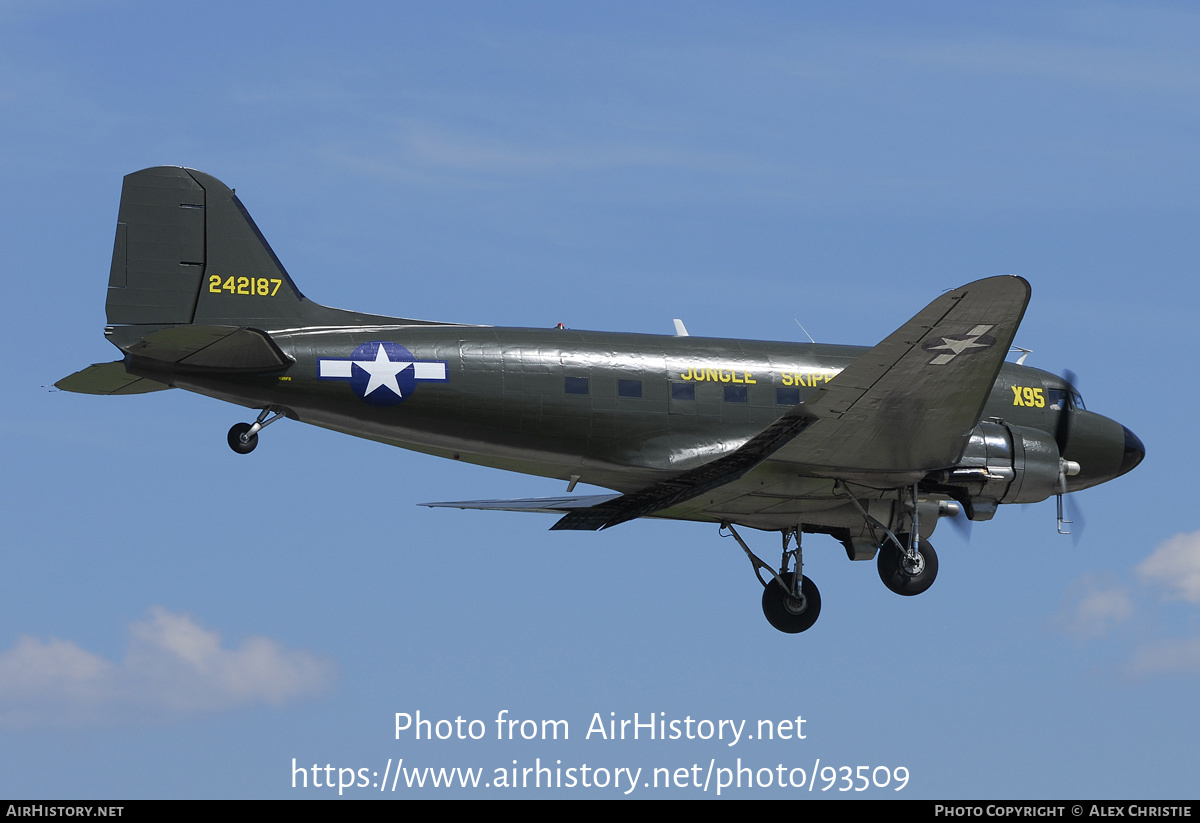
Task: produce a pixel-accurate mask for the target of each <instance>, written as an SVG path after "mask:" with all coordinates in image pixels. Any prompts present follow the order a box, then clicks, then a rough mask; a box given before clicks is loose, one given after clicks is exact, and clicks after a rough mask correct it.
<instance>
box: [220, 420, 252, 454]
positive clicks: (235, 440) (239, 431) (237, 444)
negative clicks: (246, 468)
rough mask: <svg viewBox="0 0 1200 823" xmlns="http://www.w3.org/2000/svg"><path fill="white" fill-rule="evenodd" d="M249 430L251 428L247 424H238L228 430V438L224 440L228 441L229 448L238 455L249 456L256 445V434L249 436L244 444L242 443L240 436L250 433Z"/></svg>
mask: <svg viewBox="0 0 1200 823" xmlns="http://www.w3.org/2000/svg"><path fill="white" fill-rule="evenodd" d="M251 428H253V427H252V426H251V425H250V424H249V423H238V424H237V425H235V426H234V427H233V428H232V429H230V430H229V437H227V438H226V439H227V440H228V441H229V448H231V449H233V450H234V451H235V452H237V453H238V454H249V453H250V452H252V451H254V447H255V446H257V445H258V434H257V432H256V433H255V434H252V435H250V437H248V438H247V439H246V442H245V443H243V442H242V435H243V434H245V433H246V432H248V431H250V429H251Z"/></svg>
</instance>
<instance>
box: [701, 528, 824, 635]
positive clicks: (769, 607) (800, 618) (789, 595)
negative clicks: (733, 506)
mask: <svg viewBox="0 0 1200 823" xmlns="http://www.w3.org/2000/svg"><path fill="white" fill-rule="evenodd" d="M723 525H724V527H725V528H727V529H729V533H730V534H732V535H733V538H734V539H735V540H737V542H738V545H740V546H741V547H742V551H744V552H745V553H746V557H747V558H749V560H750V564H751V565H752V566H753V567H754V574H755V575H756V576H757V577H758V582H759V583H762V584H763V596H762V608H763V614H764V615H765V616H766V618H767V622H768V623H770V624H771V625H772V626H774V627H775V628H776V629H778V630H779V631H781V632H786V633H787V634H799V633H800V632H802V631H806V630H807V629H810V628H812V625H813V624H814V623H816V622H817V618H818V617H819V616H820V614H821V593H820V592H819V591H817V585H816V584H815V583H813V582H812V581H811V580H809V579H808V578H807V577H805V576H804V574H803V570H804V561H803V556H802V554H801V550H800V530H799V529H789V530H787V531H784V533H783V557H782V559H781V560H780V561H779V571H778V572H774V571H772V570H771V567H770V566H769V565H767V564H766V563H765V562H764V561H763V560H761V559H760V558H759V557H758V556H757V555H755V554H754V552H752V551H750V547H749V546H747V545H746V541H744V540H742V536H741V535H740V534H738V533H737V530H735V529H734V528H733V526H732V525H731V524H728V523H726V524H723ZM793 536H794V537H795V538H796V548H794V549H791V550H789V549H788V544H789V543H790V542H791V538H792V537H793ZM793 558H794V559H795V564H796V566H795V570H794V571H789V570H788V567H789V566H791V564H792V560H793ZM763 569H766V570H767V572H768V573H769V574H770V575H771V579H770V580H763V575H762V570H763Z"/></svg>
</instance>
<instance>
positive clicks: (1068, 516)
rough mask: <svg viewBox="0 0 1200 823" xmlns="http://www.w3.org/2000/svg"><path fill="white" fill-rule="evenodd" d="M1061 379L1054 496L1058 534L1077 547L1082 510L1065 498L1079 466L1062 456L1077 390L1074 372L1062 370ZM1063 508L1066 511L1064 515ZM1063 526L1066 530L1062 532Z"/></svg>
mask: <svg viewBox="0 0 1200 823" xmlns="http://www.w3.org/2000/svg"><path fill="white" fill-rule="evenodd" d="M1062 379H1063V380H1064V381H1066V383H1067V396H1064V397H1063V400H1062V409H1061V410H1060V411H1059V413H1058V425H1057V426H1056V427H1055V431H1054V442H1055V443H1056V444H1057V445H1058V455H1059V457H1058V494H1057V495H1055V496H1056V497H1057V498H1058V533H1059V534H1069V535H1071V542H1072V543H1073V544H1075V545H1078V544H1079V538H1080V537H1082V536H1083V529H1084V520H1083V509H1081V508H1080V507H1079V506H1078V504H1076V502H1075V500H1074V498H1072V497H1068V496H1067V478H1068V477H1070V476H1074V475H1076V474H1078V473H1079V464H1078V463H1076V462H1075V461H1074V460H1067V459H1066V458H1065V457H1064V456H1063V455H1065V454H1066V452H1067V444H1068V443H1069V441H1070V438H1071V409H1072V408H1073V406H1074V401H1073V400H1072V399H1071V397H1070V393H1071V392H1077V391H1078V389H1077V388H1076V385H1075V380H1076V377H1075V372H1073V371H1071V370H1070V369H1064V370H1063V373H1062ZM1064 498H1065V500H1064ZM1064 507H1065V508H1066V509H1068V511H1066V512H1065V513H1064ZM1064 514H1065V516H1064ZM1064 526H1067V527H1068V528H1067V529H1065V530H1064V529H1063V527H1064ZM1072 527H1073V528H1072Z"/></svg>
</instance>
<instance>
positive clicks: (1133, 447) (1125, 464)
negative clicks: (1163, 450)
mask: <svg viewBox="0 0 1200 823" xmlns="http://www.w3.org/2000/svg"><path fill="white" fill-rule="evenodd" d="M1121 428H1123V429H1125V456H1124V457H1122V458H1121V472H1120V473H1121V474H1125V472H1128V471H1133V469H1134V468H1135V467H1136V466H1137V464H1138V463H1141V462H1142V458H1144V457H1145V456H1146V447H1145V446H1143V445H1142V441H1141V440H1139V439H1138V436H1137V435H1136V434H1134V433H1133V432H1131V431H1130V430H1129V429H1128V427H1126V426H1122V427H1121Z"/></svg>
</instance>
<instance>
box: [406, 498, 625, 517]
mask: <svg viewBox="0 0 1200 823" xmlns="http://www.w3.org/2000/svg"><path fill="white" fill-rule="evenodd" d="M620 496H621V495H619V494H592V495H585V496H581V497H527V498H524V499H522V500H459V501H452V502H448V503H421V504H419V505H422V506H428V507H429V508H431V509H479V510H482V511H498V512H538V513H540V514H562V513H563V512H568V511H572V510H573V509H586V508H588V507H590V506H596V505H599V504H601V503H607V502H608V501H609V500H615V499H616V498H618V497H620Z"/></svg>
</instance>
